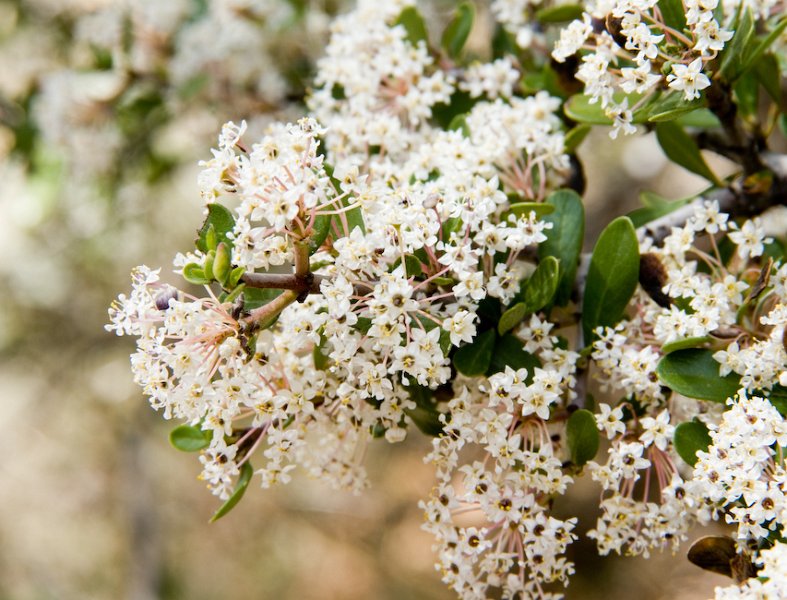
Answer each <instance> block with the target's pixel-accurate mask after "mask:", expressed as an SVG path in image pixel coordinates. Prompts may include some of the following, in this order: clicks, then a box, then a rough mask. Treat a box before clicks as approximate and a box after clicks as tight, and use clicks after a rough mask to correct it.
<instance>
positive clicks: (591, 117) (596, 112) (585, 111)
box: [563, 93, 647, 125]
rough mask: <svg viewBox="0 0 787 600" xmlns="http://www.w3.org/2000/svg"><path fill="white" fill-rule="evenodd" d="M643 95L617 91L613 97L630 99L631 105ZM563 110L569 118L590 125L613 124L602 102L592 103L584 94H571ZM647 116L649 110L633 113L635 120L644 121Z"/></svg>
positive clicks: (617, 100)
mask: <svg viewBox="0 0 787 600" xmlns="http://www.w3.org/2000/svg"><path fill="white" fill-rule="evenodd" d="M641 97H642V95H641V94H621V93H615V94H614V95H613V99H614V101H615V102H616V103H619V102H622V101H623V100H624V99H628V105H629V106H634V105H635V104H636V103H637V102H638V101H639V99H640V98H641ZM563 112H564V113H565V114H566V116H567V117H568V118H569V119H572V120H574V121H576V122H577V123H587V124H589V125H612V119H610V118H609V117H608V116H607V115H606V113H605V112H604V109H603V108H601V103H600V102H595V103H591V102H590V97H589V96H585V95H584V94H574V95H573V96H571V98H569V99H568V101H567V102H566V103H565V104H564V105H563ZM646 116H647V111H645V110H637V111H635V112H634V114H633V118H634V120H633V122H634V123H644V122H645V120H646Z"/></svg>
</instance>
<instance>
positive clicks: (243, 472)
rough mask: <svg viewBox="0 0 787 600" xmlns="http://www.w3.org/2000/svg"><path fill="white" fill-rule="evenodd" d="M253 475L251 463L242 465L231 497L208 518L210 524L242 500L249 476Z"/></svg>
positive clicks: (249, 479)
mask: <svg viewBox="0 0 787 600" xmlns="http://www.w3.org/2000/svg"><path fill="white" fill-rule="evenodd" d="M252 475H254V468H253V467H252V466H251V463H249V462H248V461H247V462H245V463H243V466H242V467H241V468H240V477H238V483H237V484H235V490H234V491H233V492H232V495H231V496H230V497H229V498H227V500H226V502H224V504H222V505H221V507H220V508H219V510H217V511H216V512H215V513H213V516H212V517H211V518H210V522H211V523H213V522H215V521H218V520H219V519H221V517H223V516H224V515H226V514H227V513H228V512H230V511H231V510H232V509H233V508H235V505H236V504H237V503H238V502H240V501H241V498H243V494H245V493H246V488H247V487H249V482H250V481H251V476H252Z"/></svg>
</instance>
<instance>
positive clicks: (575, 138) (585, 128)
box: [563, 123, 593, 154]
mask: <svg viewBox="0 0 787 600" xmlns="http://www.w3.org/2000/svg"><path fill="white" fill-rule="evenodd" d="M591 129H593V128H592V127H591V126H590V125H588V124H587V123H584V124H581V125H577V126H576V127H572V128H571V129H569V130H568V132H566V137H565V138H564V140H563V150H564V151H565V152H566V154H573V153H574V152H576V150H577V148H579V145H580V144H581V143H582V142H583V141H584V140H585V138H586V137H587V135H588V134H589V133H590V130H591Z"/></svg>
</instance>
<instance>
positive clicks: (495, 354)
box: [486, 333, 541, 385]
mask: <svg viewBox="0 0 787 600" xmlns="http://www.w3.org/2000/svg"><path fill="white" fill-rule="evenodd" d="M506 367H511V368H512V369H514V370H517V369H527V377H525V383H526V384H528V385H529V384H531V383H532V382H533V372H534V369H535V368H536V367H541V361H540V360H538V357H536V356H535V355H534V354H530V352H527V351H526V350H525V346H524V344H523V343H522V340H520V339H519V338H518V337H517V336H515V335H513V334H511V333H507V334H506V335H504V336H502V337H499V338H498V339H497V341H496V342H495V349H494V350H493V351H492V360H491V362H490V363H489V368H488V369H487V371H486V374H487V375H494V374H495V373H500V372H501V371H505V369H506Z"/></svg>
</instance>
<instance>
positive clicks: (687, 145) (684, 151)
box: [656, 121, 724, 187]
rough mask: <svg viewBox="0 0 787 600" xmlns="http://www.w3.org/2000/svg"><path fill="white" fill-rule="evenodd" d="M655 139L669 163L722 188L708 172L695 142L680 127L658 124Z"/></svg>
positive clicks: (664, 123)
mask: <svg viewBox="0 0 787 600" xmlns="http://www.w3.org/2000/svg"><path fill="white" fill-rule="evenodd" d="M656 138H657V139H658V141H659V145H661V148H662V150H664V154H666V155H667V157H668V158H669V159H670V160H671V161H673V162H675V163H677V164H679V165H680V166H681V167H683V168H684V169H688V170H689V171H691V172H692V173H696V174H697V175H700V176H701V177H704V178H705V179H707V180H708V181H710V182H712V183H714V184H715V185H718V186H720V187H723V186H724V184H723V183H722V182H721V181H719V179H718V177H716V175H714V173H713V171H711V170H710V167H709V166H708V164H707V163H706V162H705V159H704V158H702V154H701V153H700V148H699V146H697V142H695V141H694V139H693V138H692V137H691V136H690V135H689V134H687V133H686V132H685V131H684V130H683V128H682V127H681V126H680V125H678V124H677V123H674V122H672V121H669V122H662V123H658V124H657V125H656Z"/></svg>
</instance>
